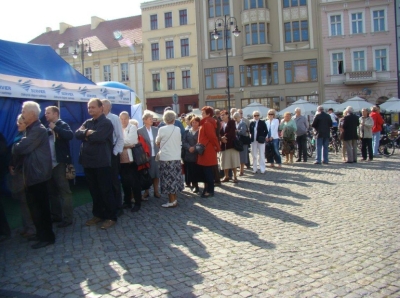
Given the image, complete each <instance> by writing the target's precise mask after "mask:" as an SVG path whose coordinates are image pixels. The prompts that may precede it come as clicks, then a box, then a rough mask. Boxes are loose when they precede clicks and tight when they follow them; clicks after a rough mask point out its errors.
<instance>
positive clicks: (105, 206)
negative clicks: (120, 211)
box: [75, 98, 118, 230]
mask: <svg viewBox="0 0 400 298" xmlns="http://www.w3.org/2000/svg"><path fill="white" fill-rule="evenodd" d="M88 112H89V115H90V116H92V117H93V118H91V119H88V120H86V121H85V122H84V123H83V124H82V126H81V127H80V128H78V130H77V131H76V132H75V137H76V138H77V139H78V140H81V141H82V144H81V150H80V155H79V161H80V163H81V164H82V166H83V169H84V171H85V176H86V181H87V183H88V187H89V191H90V194H91V196H92V199H93V209H92V212H93V218H92V219H89V220H88V221H87V222H86V225H87V226H93V225H96V224H97V223H99V222H101V221H103V220H104V222H103V225H102V226H101V228H102V229H103V230H105V229H108V228H110V227H112V226H113V225H115V223H116V221H117V208H118V206H117V205H116V201H115V199H114V193H113V189H112V173H111V154H112V150H113V130H114V129H113V125H112V123H111V121H110V120H109V119H107V118H106V116H105V115H104V114H103V103H102V102H101V100H100V99H98V98H92V99H90V100H89V102H88Z"/></svg>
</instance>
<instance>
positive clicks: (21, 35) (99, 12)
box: [0, 0, 148, 43]
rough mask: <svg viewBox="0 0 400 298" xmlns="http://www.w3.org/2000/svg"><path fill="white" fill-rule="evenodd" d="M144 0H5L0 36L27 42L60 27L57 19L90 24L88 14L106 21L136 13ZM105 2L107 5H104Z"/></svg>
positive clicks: (75, 23) (77, 24)
mask: <svg viewBox="0 0 400 298" xmlns="http://www.w3.org/2000/svg"><path fill="white" fill-rule="evenodd" d="M142 2H148V1H145V0H111V1H93V0H68V1H54V0H22V1H16V0H7V5H5V6H4V5H3V13H2V16H1V18H0V28H1V29H0V39H3V40H8V41H15V42H22V43H27V42H29V41H31V40H32V39H34V38H35V37H37V36H39V35H40V34H42V33H44V32H46V27H50V28H51V29H52V30H59V29H60V22H64V23H67V24H69V25H71V26H74V27H76V26H81V25H85V24H90V22H91V17H92V16H97V17H99V18H102V19H104V20H106V21H109V20H114V19H120V18H125V17H130V16H135V15H140V14H141V10H140V4H141V3H142ZM106 3H109V5H105V4H106Z"/></svg>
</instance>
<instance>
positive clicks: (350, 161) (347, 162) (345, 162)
mask: <svg viewBox="0 0 400 298" xmlns="http://www.w3.org/2000/svg"><path fill="white" fill-rule="evenodd" d="M344 163H353V162H352V161H345V162H344Z"/></svg>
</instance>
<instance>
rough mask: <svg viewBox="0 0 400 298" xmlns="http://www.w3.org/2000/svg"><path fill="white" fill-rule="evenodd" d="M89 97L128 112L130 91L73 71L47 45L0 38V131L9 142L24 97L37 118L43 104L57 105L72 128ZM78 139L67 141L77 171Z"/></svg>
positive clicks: (83, 117) (84, 111) (79, 169)
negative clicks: (33, 106) (33, 105)
mask: <svg viewBox="0 0 400 298" xmlns="http://www.w3.org/2000/svg"><path fill="white" fill-rule="evenodd" d="M92 97H98V98H107V99H110V100H111V102H113V103H115V105H113V112H114V113H116V114H117V113H119V112H121V111H123V110H124V111H127V112H129V113H130V110H131V108H130V106H131V102H130V98H131V91H130V90H127V89H125V88H120V87H113V86H98V85H96V84H95V83H93V82H92V81H90V80H89V79H87V78H86V77H85V76H83V75H82V74H80V73H79V72H78V71H76V70H75V69H74V68H73V67H72V66H70V65H69V64H68V63H67V62H66V61H65V60H63V59H62V58H61V57H60V56H59V55H58V54H57V53H56V52H55V51H54V50H53V49H52V48H51V47H50V46H44V45H34V44H23V43H16V42H10V41H4V40H0V132H1V133H2V134H3V135H4V136H5V138H6V140H7V143H8V144H11V143H12V141H13V139H14V136H15V135H16V133H17V127H16V119H17V116H18V114H20V112H21V106H22V103H23V102H24V101H27V100H33V101H36V102H37V103H39V104H40V106H41V110H42V113H41V121H42V123H44V124H45V125H46V124H47V122H46V120H45V118H44V109H45V107H47V106H51V105H54V106H58V107H59V108H60V116H61V119H63V120H64V121H65V122H67V123H68V124H69V125H70V126H71V129H72V130H73V131H75V130H76V129H78V128H79V127H80V126H81V124H82V123H83V122H84V121H85V120H86V119H88V118H90V116H89V114H88V113H87V107H86V105H87V102H88V100H89V99H90V98H92ZM79 147H80V141H78V140H75V139H74V140H73V141H71V155H72V160H73V163H74V165H75V167H76V170H77V173H78V174H81V173H83V169H82V167H81V166H80V165H79V163H78V158H79Z"/></svg>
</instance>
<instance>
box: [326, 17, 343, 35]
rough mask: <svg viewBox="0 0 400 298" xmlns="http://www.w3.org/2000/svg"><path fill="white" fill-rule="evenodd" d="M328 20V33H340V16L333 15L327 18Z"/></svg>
mask: <svg viewBox="0 0 400 298" xmlns="http://www.w3.org/2000/svg"><path fill="white" fill-rule="evenodd" d="M329 21H330V30H331V32H330V35H331V36H338V35H342V16H341V15H334V16H331V17H330V18H329Z"/></svg>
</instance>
